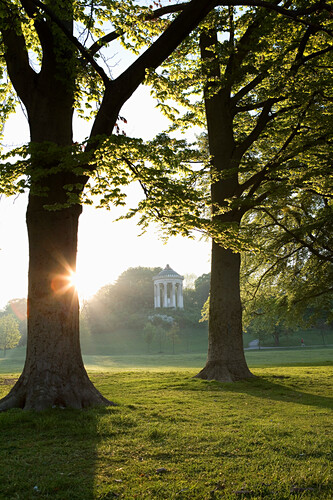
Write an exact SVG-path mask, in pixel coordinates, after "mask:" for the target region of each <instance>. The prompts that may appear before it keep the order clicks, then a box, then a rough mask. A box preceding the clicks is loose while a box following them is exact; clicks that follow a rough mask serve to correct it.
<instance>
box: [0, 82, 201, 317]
mask: <svg viewBox="0 0 333 500" xmlns="http://www.w3.org/2000/svg"><path fill="white" fill-rule="evenodd" d="M121 115H122V116H125V117H126V118H127V121H128V124H127V125H125V126H126V133H127V135H128V136H131V137H142V138H144V139H147V138H150V137H153V136H154V135H155V133H158V132H160V131H162V130H163V129H165V128H166V127H167V125H168V122H167V120H166V118H164V117H163V116H161V114H160V113H159V112H158V111H157V109H156V108H155V107H154V101H153V100H152V99H151V98H150V96H149V90H148V89H147V88H145V87H141V88H140V89H139V90H138V91H137V92H136V93H135V94H134V95H133V96H132V98H131V99H130V100H129V101H128V102H127V103H126V105H125V106H124V107H123V109H122V110H121ZM85 127H87V125H80V126H79V127H76V137H75V139H76V140H81V139H83V138H84V137H86V136H87V135H88V130H87V129H86V128H85ZM28 140H29V134H28V126H27V122H26V119H25V117H24V115H23V114H22V112H21V111H20V110H19V109H18V111H17V113H16V116H13V117H12V118H11V120H10V122H9V123H8V124H7V125H6V128H5V139H4V143H5V144H7V145H11V146H13V145H20V144H23V143H25V142H27V141H28ZM133 195H134V196H135V197H137V196H138V193H137V192H136V193H135V192H133ZM26 204H27V196H24V195H21V196H19V197H17V198H14V197H12V198H4V197H3V198H2V199H1V200H0V248H1V250H0V308H1V307H3V306H4V305H5V304H6V303H7V302H8V300H10V299H12V298H21V297H25V296H26V293H27V269H28V241H27V233H26V227H25V210H26ZM117 215H118V212H116V211H115V210H114V211H112V210H111V211H110V212H109V211H105V210H101V209H100V210H96V209H94V208H93V207H85V208H84V211H83V214H82V215H81V217H80V227H79V247H78V266H77V273H78V282H79V292H80V294H81V298H82V297H83V298H87V297H89V296H91V295H92V294H94V293H95V292H96V291H97V290H98V289H99V288H100V287H101V286H103V285H104V284H106V283H111V282H113V281H114V280H115V279H116V278H117V277H118V276H119V274H120V273H122V272H123V271H124V270H125V269H127V268H129V267H136V266H145V267H155V266H160V267H164V266H165V265H166V264H169V265H170V266H171V267H172V268H173V269H174V270H175V271H177V272H178V273H180V274H183V275H184V274H192V273H194V274H196V275H197V276H199V275H200V274H202V273H206V272H209V270H210V264H209V260H210V243H209V242H205V241H199V240H196V241H193V240H189V239H185V238H182V237H173V238H171V239H170V240H169V241H168V242H167V243H166V244H163V242H162V241H161V240H159V238H158V235H157V228H156V227H155V228H154V227H151V228H150V230H149V232H148V233H147V234H145V235H144V236H141V237H139V236H138V235H139V234H140V229H139V228H137V227H136V224H135V222H134V221H122V222H114V223H113V222H112V221H113V220H114V219H115V218H116V217H117Z"/></svg>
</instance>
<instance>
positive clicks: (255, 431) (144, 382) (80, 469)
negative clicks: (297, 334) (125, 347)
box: [0, 349, 333, 500]
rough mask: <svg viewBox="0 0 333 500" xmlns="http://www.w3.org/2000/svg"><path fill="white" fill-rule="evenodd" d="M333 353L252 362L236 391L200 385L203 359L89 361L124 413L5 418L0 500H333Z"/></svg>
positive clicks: (1, 391) (275, 355) (1, 422)
mask: <svg viewBox="0 0 333 500" xmlns="http://www.w3.org/2000/svg"><path fill="white" fill-rule="evenodd" d="M332 352H333V351H332V350H331V349H326V350H325V349H322V350H312V351H310V350H309V351H307V350H305V349H303V350H299V351H293V352H292V351H282V353H281V351H256V352H252V351H249V352H248V353H247V355H248V361H249V364H250V365H251V366H252V370H253V372H254V373H255V374H256V375H258V378H256V379H254V380H251V381H248V382H238V383H236V384H221V383H217V382H206V381H202V380H198V379H193V378H192V376H193V375H194V374H195V373H196V372H197V369H198V368H199V367H201V366H202V360H203V359H204V357H202V356H201V357H199V358H198V359H196V358H195V357H194V358H193V359H192V361H191V360H190V359H189V358H187V366H186V359H184V358H182V360H183V362H184V363H185V364H184V365H183V366H182V367H176V366H175V359H173V361H172V360H170V358H174V357H172V356H169V357H166V358H167V359H168V360H169V361H168V362H169V363H170V365H169V367H164V368H161V366H158V364H161V362H162V361H163V360H161V359H155V360H154V361H153V358H154V357H150V359H151V365H150V366H151V367H150V368H147V367H146V368H144V367H142V365H143V364H144V362H145V363H147V359H139V360H137V362H138V364H137V365H136V366H134V357H133V359H129V358H128V357H124V358H127V359H123V365H121V360H120V358H121V357H120V356H119V358H116V359H115V361H114V364H113V365H112V366H111V365H110V359H109V358H108V357H106V358H108V360H104V365H103V364H102V366H101V367H100V370H99V371H96V370H97V364H96V363H97V359H90V360H88V361H90V362H91V363H92V364H91V367H93V368H94V370H93V371H90V375H91V378H92V380H93V381H94V383H95V384H96V386H97V387H98V388H99V389H100V390H101V391H102V393H103V394H104V395H105V396H106V397H108V398H109V399H111V400H112V401H114V402H116V403H117V406H113V407H109V408H102V409H92V410H86V411H78V410H60V409H57V410H50V411H45V412H41V413H35V412H23V411H21V410H11V411H9V412H6V413H1V414H0V428H1V434H0V443H1V444H0V463H1V468H0V499H1V500H11V499H13V500H14V499H22V500H30V499H49V498H51V499H55V500H72V499H73V500H74V499H80V500H95V499H113V498H122V499H126V500H127V499H128V500H130V499H134V498H137V499H189V500H192V499H214V498H215V499H217V498H222V499H228V498H230V499H236V498H252V499H256V498H258V499H259V498H267V499H289V498H295V499H298V498H320V499H329V498H333V482H332V470H333V467H332V458H333V454H332V406H333V405H332V399H331V396H332V383H331V381H332V375H333V366H332V365H333V363H332V362H330V360H331V359H332ZM13 353H14V351H13V352H12V353H11V355H12V354H13ZM279 353H280V354H279ZM145 358H149V357H148V356H146V357H145ZM8 359H9V358H8ZM182 360H181V359H178V360H177V361H178V362H180V361H182ZM101 361H103V360H101ZM190 362H192V366H190ZM94 363H95V364H94ZM140 363H141V368H140ZM166 363H167V361H166V360H165V359H164V366H165V365H166ZM293 363H294V365H293ZM1 364H2V361H1V362H0V366H1ZM268 364H270V365H271V366H267V365H268ZM14 365H15V362H14V361H13V359H12V363H11V364H10V363H7V365H6V364H5V365H3V367H4V366H7V367H10V366H12V367H13V366H14ZM89 366H90V365H89V363H88V368H89ZM110 366H111V368H110ZM130 366H131V369H129V367H130ZM134 367H135V368H136V369H133V368H134ZM107 368H109V371H107ZM10 372H13V370H8V372H7V374H6V373H4V372H2V375H0V396H3V395H5V394H6V393H7V392H8V390H9V388H10V387H11V385H12V384H13V382H14V379H15V378H16V376H17V375H8V373H10Z"/></svg>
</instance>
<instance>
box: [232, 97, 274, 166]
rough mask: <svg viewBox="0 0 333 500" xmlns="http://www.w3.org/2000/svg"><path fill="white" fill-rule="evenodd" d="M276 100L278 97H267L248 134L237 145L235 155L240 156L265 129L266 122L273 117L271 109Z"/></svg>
mask: <svg viewBox="0 0 333 500" xmlns="http://www.w3.org/2000/svg"><path fill="white" fill-rule="evenodd" d="M278 100H279V99H273V98H270V99H267V102H266V104H265V106H264V107H263V109H262V111H261V113H260V115H259V117H258V120H257V123H256V125H255V127H254V128H253V130H252V131H251V132H250V133H249V135H248V136H247V137H246V138H245V139H244V140H243V141H242V142H241V143H240V144H239V145H238V146H237V148H236V151H235V157H237V158H241V157H242V156H243V154H244V153H245V151H247V150H248V149H249V147H250V146H252V144H253V143H254V142H255V141H256V140H257V139H258V137H259V136H260V134H261V132H262V131H263V130H264V129H265V127H266V125H267V123H268V122H269V121H270V120H272V119H273V117H272V116H271V109H272V106H273V104H274V103H275V102H277V101H278Z"/></svg>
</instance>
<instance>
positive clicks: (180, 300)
mask: <svg viewBox="0 0 333 500" xmlns="http://www.w3.org/2000/svg"><path fill="white" fill-rule="evenodd" d="M177 299H178V300H177V302H178V308H179V309H184V300H183V283H182V282H180V283H178V294H177Z"/></svg>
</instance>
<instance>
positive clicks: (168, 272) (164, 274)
mask: <svg viewBox="0 0 333 500" xmlns="http://www.w3.org/2000/svg"><path fill="white" fill-rule="evenodd" d="M158 278H180V279H184V278H183V276H181V275H180V274H178V273H176V271H174V270H173V269H171V267H170V266H169V264H167V265H166V266H165V268H164V269H163V271H161V272H159V273H158V275H157V276H154V278H153V279H158Z"/></svg>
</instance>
